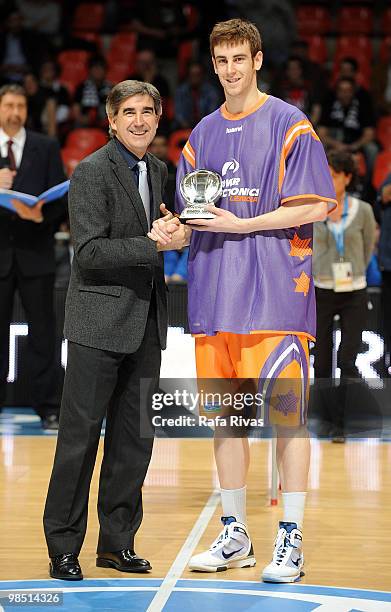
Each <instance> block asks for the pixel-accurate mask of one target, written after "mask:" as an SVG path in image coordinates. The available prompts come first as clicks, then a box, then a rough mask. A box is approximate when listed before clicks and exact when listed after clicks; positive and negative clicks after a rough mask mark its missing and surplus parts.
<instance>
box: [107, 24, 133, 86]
mask: <svg viewBox="0 0 391 612" xmlns="http://www.w3.org/2000/svg"><path fill="white" fill-rule="evenodd" d="M136 45H137V36H136V34H134V33H131V32H130V33H129V32H119V33H118V34H115V35H114V36H113V38H112V39H111V43H110V48H109V51H108V53H107V58H106V59H107V65H108V71H107V79H108V80H109V81H110V82H111V83H118V82H119V81H123V80H124V79H126V78H127V77H128V76H129V75H130V74H132V72H133V71H134V63H135V59H136Z"/></svg>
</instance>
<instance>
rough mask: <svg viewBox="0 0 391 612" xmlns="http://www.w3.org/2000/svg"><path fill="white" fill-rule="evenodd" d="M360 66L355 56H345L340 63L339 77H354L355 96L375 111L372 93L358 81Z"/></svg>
mask: <svg viewBox="0 0 391 612" xmlns="http://www.w3.org/2000/svg"><path fill="white" fill-rule="evenodd" d="M358 68H359V66H358V61H357V60H356V59H355V58H354V57H344V58H343V59H342V60H341V63H340V65H339V73H338V79H345V78H346V79H352V80H353V81H354V82H355V86H356V91H355V97H356V98H358V100H359V101H360V102H361V103H362V104H364V106H367V108H370V109H372V112H373V102H372V97H371V94H370V93H369V91H368V90H367V89H365V87H362V86H361V85H360V84H359V82H358Z"/></svg>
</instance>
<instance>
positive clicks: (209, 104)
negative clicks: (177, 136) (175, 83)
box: [175, 61, 220, 128]
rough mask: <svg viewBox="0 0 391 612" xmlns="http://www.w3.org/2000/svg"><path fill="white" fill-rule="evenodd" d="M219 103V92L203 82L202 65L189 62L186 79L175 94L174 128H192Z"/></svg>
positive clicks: (206, 82)
mask: <svg viewBox="0 0 391 612" xmlns="http://www.w3.org/2000/svg"><path fill="white" fill-rule="evenodd" d="M219 101H220V96H219V92H218V91H217V89H216V88H215V87H214V85H212V84H211V83H209V82H208V81H206V80H205V72H204V67H203V65H202V64H201V63H200V62H197V61H191V62H189V65H188V72H187V78H186V80H185V81H184V82H183V83H182V84H181V85H179V87H178V88H177V90H176V92H175V123H176V127H179V128H192V127H194V126H195V125H196V124H197V123H198V122H199V121H200V120H201V119H202V117H205V115H209V114H210V113H212V112H213V111H214V110H216V108H217V107H218V105H219Z"/></svg>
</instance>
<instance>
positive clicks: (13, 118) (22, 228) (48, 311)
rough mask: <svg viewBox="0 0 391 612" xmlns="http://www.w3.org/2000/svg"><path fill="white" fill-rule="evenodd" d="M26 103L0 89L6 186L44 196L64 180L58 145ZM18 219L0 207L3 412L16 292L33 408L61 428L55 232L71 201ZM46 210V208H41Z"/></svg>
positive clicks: (0, 150) (23, 211)
mask: <svg viewBox="0 0 391 612" xmlns="http://www.w3.org/2000/svg"><path fill="white" fill-rule="evenodd" d="M26 119H27V99H26V94H25V91H24V89H23V88H22V87H21V86H20V85H4V86H3V87H1V88H0V155H1V157H0V188H3V189H13V190H15V191H21V192H24V193H29V194H31V195H36V196H37V195H39V194H40V193H42V192H43V191H45V190H46V189H48V188H49V187H53V186H54V185H56V184H57V183H61V182H62V181H64V180H65V178H66V177H65V175H64V170H63V166H62V161H61V156H60V150H59V146H58V144H57V142H56V141H55V140H53V139H51V138H49V137H48V136H44V135H43V134H38V133H36V132H32V131H30V130H25V128H24V125H25V123H26ZM15 205H16V209H17V211H18V212H17V213H12V212H10V211H8V210H6V209H5V208H2V207H0V406H1V405H2V404H4V401H5V395H6V383H7V374H8V367H9V364H8V352H9V328H10V322H11V317H12V306H13V300H14V294H15V290H16V288H17V289H18V290H19V293H20V297H21V300H22V304H23V308H24V310H25V312H26V317H27V322H28V325H29V336H28V341H29V345H30V349H31V361H30V372H31V403H32V406H33V407H34V409H35V410H36V412H37V413H38V414H39V416H40V417H41V419H42V423H43V426H44V428H47V429H57V427H58V409H59V408H58V403H59V401H58V399H57V384H56V383H57V380H56V370H55V322H54V310H53V287H54V273H55V258H54V237H53V236H54V231H55V226H56V224H58V223H59V222H60V221H61V220H62V219H63V218H65V216H66V201H65V202H64V200H57V201H56V202H51V203H49V204H47V205H43V203H42V202H41V203H39V204H38V205H36V206H34V207H32V208H30V207H28V206H27V205H25V204H23V203H22V202H20V201H18V200H16V201H15ZM42 205H43V206H42Z"/></svg>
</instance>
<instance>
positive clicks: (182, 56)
mask: <svg viewBox="0 0 391 612" xmlns="http://www.w3.org/2000/svg"><path fill="white" fill-rule="evenodd" d="M192 58H193V43H192V42H191V40H186V41H185V42H182V43H180V44H179V46H178V55H177V66H178V78H179V80H180V81H182V80H183V79H185V78H186V74H187V66H188V63H189V61H190V60H191V59H192Z"/></svg>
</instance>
